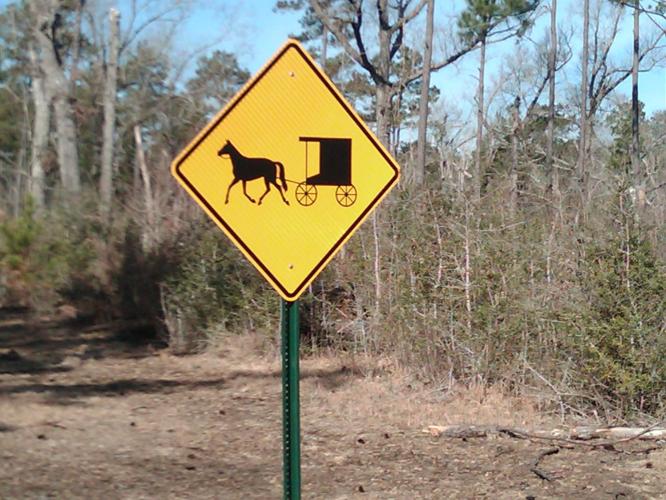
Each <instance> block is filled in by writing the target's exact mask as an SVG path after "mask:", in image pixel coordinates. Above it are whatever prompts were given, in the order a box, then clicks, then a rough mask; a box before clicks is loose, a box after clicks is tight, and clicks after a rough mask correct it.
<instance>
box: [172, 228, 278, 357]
mask: <svg viewBox="0 0 666 500" xmlns="http://www.w3.org/2000/svg"><path fill="white" fill-rule="evenodd" d="M177 245H178V248H177V249H176V250H175V251H176V256H175V257H174V259H173V264H175V266H174V268H173V269H172V271H171V272H169V273H168V274H167V275H166V276H165V277H164V278H163V281H162V284H161V288H162V300H163V301H164V305H163V308H164V313H165V315H166V317H165V320H166V321H167V323H168V327H169V330H170V335H171V339H172V344H173V343H176V344H178V345H176V346H175V347H176V348H178V349H191V348H196V347H200V345H201V343H202V342H204V341H205V340H206V338H207V336H208V335H210V334H211V332H212V331H213V330H215V331H218V332H219V331H220V330H222V331H233V330H252V331H264V330H265V329H266V326H267V325H271V326H270V328H269V330H271V329H272V328H273V327H276V325H274V324H273V323H272V320H271V313H274V311H277V310H278V301H277V299H276V297H275V296H274V295H275V294H274V293H272V292H271V291H270V290H269V288H268V286H267V285H266V284H265V282H264V280H263V279H261V277H260V276H259V275H258V274H257V273H256V271H255V270H254V269H253V268H252V267H251V266H250V265H249V264H248V263H246V262H245V259H243V258H242V257H241V256H240V255H239V254H238V252H237V251H236V250H235V249H234V248H233V247H232V246H231V244H230V243H229V242H228V241H227V240H226V238H225V237H224V235H223V234H222V233H221V232H220V231H219V230H218V229H217V228H216V227H211V226H210V225H209V224H204V225H203V227H202V228H201V229H200V230H195V231H193V232H192V233H191V234H189V235H187V236H186V237H185V238H180V239H179V241H178V244H177Z"/></svg>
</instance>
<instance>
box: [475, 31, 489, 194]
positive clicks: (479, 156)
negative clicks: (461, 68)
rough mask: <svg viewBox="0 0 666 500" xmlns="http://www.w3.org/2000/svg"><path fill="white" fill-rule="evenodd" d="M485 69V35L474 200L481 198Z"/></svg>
mask: <svg viewBox="0 0 666 500" xmlns="http://www.w3.org/2000/svg"><path fill="white" fill-rule="evenodd" d="M485 70H486V39H485V37H484V38H482V39H481V50H480V51H479V86H478V89H477V95H476V105H477V108H476V153H475V157H474V168H475V172H474V182H473V184H474V193H473V197H474V200H475V201H478V200H480V199H481V185H482V179H481V178H482V176H483V174H484V172H483V166H482V164H481V163H482V156H483V155H482V151H481V149H482V147H483V121H484V104H483V93H484V88H483V87H484V78H485Z"/></svg>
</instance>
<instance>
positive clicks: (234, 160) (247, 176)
mask: <svg viewBox="0 0 666 500" xmlns="http://www.w3.org/2000/svg"><path fill="white" fill-rule="evenodd" d="M222 155H229V157H230V158H231V164H232V165H233V172H234V180H232V181H231V184H229V187H228V188H227V197H226V198H225V200H224V203H225V204H227V203H229V191H231V188H232V187H233V186H234V185H235V184H236V183H237V182H238V181H243V194H245V196H246V197H247V199H248V200H250V201H251V202H252V203H256V201H255V200H254V199H253V198H251V197H250V195H248V194H247V190H246V188H245V185H246V183H247V181H252V180H254V179H259V178H260V177H263V178H264V182H265V183H266V191H265V192H264V194H262V195H261V198H259V203H258V204H259V205H261V202H262V201H263V199H264V197H265V196H266V195H267V194H268V192H269V191H270V190H271V184H273V185H274V186H275V187H276V188H277V190H278V192H279V193H280V196H282V201H284V202H285V203H286V204H287V205H289V202H288V201H287V199H286V198H285V197H284V194H283V193H282V189H283V188H284V190H285V192H286V191H287V181H285V179H284V165H282V163H280V162H279V161H273V160H269V159H268V158H247V157H246V156H243V155H242V154H241V153H240V151H238V149H236V146H234V145H233V144H231V141H227V142H226V144H225V145H224V146H223V147H222V149H220V150H219V151H218V152H217V156H222ZM278 169H279V170H280V181H281V182H282V188H281V187H280V186H279V185H278V183H277V182H276V181H275V178H276V174H277V170H278Z"/></svg>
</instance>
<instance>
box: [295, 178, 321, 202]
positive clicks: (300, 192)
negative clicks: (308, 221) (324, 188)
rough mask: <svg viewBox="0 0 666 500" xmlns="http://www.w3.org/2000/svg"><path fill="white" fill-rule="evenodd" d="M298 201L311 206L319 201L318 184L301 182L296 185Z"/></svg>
mask: <svg viewBox="0 0 666 500" xmlns="http://www.w3.org/2000/svg"><path fill="white" fill-rule="evenodd" d="M296 201H297V202H298V203H300V204H301V205H303V206H304V207H309V206H310V205H312V204H313V203H314V202H315V201H317V186H314V185H313V184H307V183H305V182H301V183H300V184H299V185H298V186H296Z"/></svg>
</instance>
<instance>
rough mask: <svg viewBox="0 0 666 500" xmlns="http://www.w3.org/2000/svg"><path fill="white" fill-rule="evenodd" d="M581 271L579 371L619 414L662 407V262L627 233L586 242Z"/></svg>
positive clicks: (665, 300)
mask: <svg viewBox="0 0 666 500" xmlns="http://www.w3.org/2000/svg"><path fill="white" fill-rule="evenodd" d="M583 269H584V280H583V289H584V292H585V297H586V300H587V303H588V304H589V309H588V310H587V311H586V315H585V317H584V319H585V322H586V324H585V328H584V334H583V339H584V340H583V344H582V345H581V346H580V347H581V348H582V349H583V350H584V351H583V352H584V370H585V371H586V372H587V373H589V374H590V375H591V376H592V377H593V379H594V380H595V382H596V387H597V390H599V391H600V392H602V393H604V394H605V395H606V396H608V397H610V398H612V399H614V400H617V401H618V402H619V404H620V405H621V407H622V409H623V410H624V411H625V412H631V410H632V409H639V410H641V411H647V412H657V411H659V410H662V411H663V409H664V407H663V401H664V397H666V363H665V362H664V360H666V339H665V338H664V328H665V327H666V324H665V323H664V321H665V318H666V266H664V264H663V263H662V262H659V260H658V259H657V258H656V256H655V254H654V250H653V248H652V246H651V245H650V243H649V242H648V241H646V240H645V239H643V238H640V237H639V236H638V235H633V236H631V237H630V238H629V239H628V241H626V240H623V239H619V238H612V239H610V240H609V241H608V242H606V243H605V244H602V245H599V244H595V245H592V246H591V247H590V248H589V249H588V251H587V257H586V260H585V267H584V268H583Z"/></svg>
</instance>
